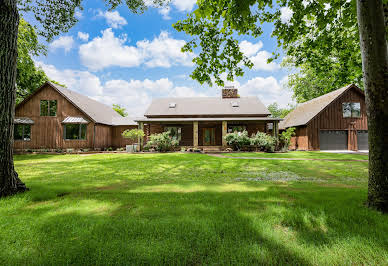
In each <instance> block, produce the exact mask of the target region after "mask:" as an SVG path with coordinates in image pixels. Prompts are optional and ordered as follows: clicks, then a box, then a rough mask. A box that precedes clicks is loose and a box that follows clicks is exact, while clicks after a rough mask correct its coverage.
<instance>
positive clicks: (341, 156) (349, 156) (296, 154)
mask: <svg viewBox="0 0 388 266" xmlns="http://www.w3.org/2000/svg"><path fill="white" fill-rule="evenodd" d="M223 155H225V156H231V157H258V158H301V159H304V158H308V159H333V160H368V155H364V154H354V153H329V152H319V151H293V152H287V153H264V152H236V153H223Z"/></svg>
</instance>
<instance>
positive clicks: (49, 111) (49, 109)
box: [40, 100, 57, 116]
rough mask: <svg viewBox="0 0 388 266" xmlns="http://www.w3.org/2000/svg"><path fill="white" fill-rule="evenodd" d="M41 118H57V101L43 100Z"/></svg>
mask: <svg viewBox="0 0 388 266" xmlns="http://www.w3.org/2000/svg"><path fill="white" fill-rule="evenodd" d="M40 116H57V101H56V100H41V101H40Z"/></svg>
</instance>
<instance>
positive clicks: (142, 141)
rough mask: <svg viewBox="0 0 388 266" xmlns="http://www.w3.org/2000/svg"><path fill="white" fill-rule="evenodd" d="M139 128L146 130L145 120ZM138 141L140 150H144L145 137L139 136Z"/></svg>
mask: <svg viewBox="0 0 388 266" xmlns="http://www.w3.org/2000/svg"><path fill="white" fill-rule="evenodd" d="M139 129H140V130H143V132H144V123H143V122H140V123H139ZM137 141H138V143H139V151H142V150H143V144H144V138H141V137H139V138H138V140H137Z"/></svg>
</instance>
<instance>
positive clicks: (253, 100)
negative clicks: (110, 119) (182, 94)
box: [145, 97, 270, 117]
mask: <svg viewBox="0 0 388 266" xmlns="http://www.w3.org/2000/svg"><path fill="white" fill-rule="evenodd" d="M171 103H175V108H170V104H171ZM233 105H234V106H235V107H233ZM177 115H180V116H191V115H192V116H194V115H196V116H198V115H222V116H225V117H227V116H235V115H251V116H252V115H257V116H262V115H270V112H269V111H268V109H267V108H266V107H265V105H264V104H263V103H262V102H261V101H260V100H259V98H257V97H241V98H224V99H223V98H221V97H192V98H159V99H154V100H153V101H152V103H151V105H150V106H149V107H148V109H147V111H146V112H145V116H146V117H156V116H177Z"/></svg>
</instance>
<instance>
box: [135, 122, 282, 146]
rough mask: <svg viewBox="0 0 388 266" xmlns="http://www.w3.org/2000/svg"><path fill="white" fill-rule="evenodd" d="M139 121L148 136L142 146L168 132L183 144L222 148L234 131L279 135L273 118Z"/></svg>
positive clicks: (142, 140) (140, 126)
mask: <svg viewBox="0 0 388 266" xmlns="http://www.w3.org/2000/svg"><path fill="white" fill-rule="evenodd" d="M136 121H137V122H138V124H139V129H142V130H144V133H145V137H144V138H143V139H139V143H140V147H141V149H142V148H143V147H144V143H146V142H147V140H148V137H149V136H150V135H152V134H159V133H162V132H165V131H170V132H171V133H172V136H173V137H174V138H176V139H177V140H178V141H179V146H181V147H194V148H198V149H207V148H214V149H215V148H216V147H218V148H220V149H221V148H226V147H227V143H226V140H225V138H224V137H225V136H226V134H227V133H231V132H234V131H235V130H238V131H240V130H247V131H248V135H249V136H251V135H252V134H256V133H257V132H258V131H260V132H265V133H268V134H272V135H273V136H276V137H277V136H278V122H279V121H280V119H279V118H272V117H245V118H240V117H237V118H144V119H138V120H136ZM268 125H271V126H268Z"/></svg>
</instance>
